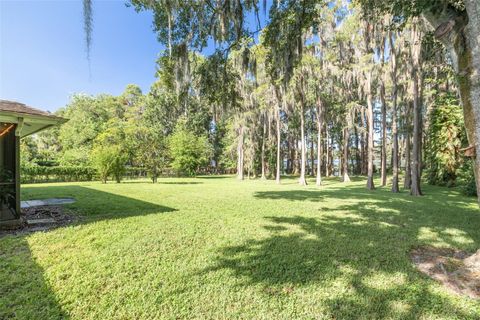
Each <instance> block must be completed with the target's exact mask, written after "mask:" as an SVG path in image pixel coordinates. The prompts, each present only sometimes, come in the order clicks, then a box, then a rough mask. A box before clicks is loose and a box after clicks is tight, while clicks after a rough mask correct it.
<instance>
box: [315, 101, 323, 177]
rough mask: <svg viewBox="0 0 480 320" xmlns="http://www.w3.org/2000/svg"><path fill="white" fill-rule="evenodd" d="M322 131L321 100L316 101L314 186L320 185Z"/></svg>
mask: <svg viewBox="0 0 480 320" xmlns="http://www.w3.org/2000/svg"><path fill="white" fill-rule="evenodd" d="M322 129H323V105H322V100H321V99H320V98H319V99H318V106H317V130H318V133H317V178H316V181H315V184H316V185H317V186H321V185H322Z"/></svg>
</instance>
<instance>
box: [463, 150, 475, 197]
mask: <svg viewBox="0 0 480 320" xmlns="http://www.w3.org/2000/svg"><path fill="white" fill-rule="evenodd" d="M473 165H474V163H473V160H470V159H469V160H467V161H465V163H464V164H463V166H462V167H461V168H460V174H459V180H460V182H459V185H460V188H461V190H462V193H463V194H465V195H467V196H472V197H476V196H477V185H476V183H475V175H474V173H473Z"/></svg>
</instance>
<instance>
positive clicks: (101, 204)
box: [22, 185, 176, 222]
mask: <svg viewBox="0 0 480 320" xmlns="http://www.w3.org/2000/svg"><path fill="white" fill-rule="evenodd" d="M22 195H23V197H25V198H28V199H30V198H33V197H35V198H36V199H44V198H54V197H57V198H74V199H76V200H77V201H76V202H75V203H73V204H71V205H68V207H71V208H74V209H79V210H80V213H81V214H83V215H84V216H85V217H86V218H88V219H87V222H88V220H90V218H91V219H95V220H98V219H100V220H101V219H107V218H108V219H110V218H126V217H130V216H139V215H147V214H152V213H166V212H172V211H176V209H174V208H170V207H166V206H162V205H160V204H156V203H152V202H147V201H144V200H139V199H135V198H130V197H127V196H123V195H119V194H114V193H109V192H105V191H100V190H97V189H94V188H89V187H87V186H64V185H62V186H47V187H42V188H37V187H23V188H22Z"/></svg>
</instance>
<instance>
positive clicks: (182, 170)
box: [168, 119, 212, 176]
mask: <svg viewBox="0 0 480 320" xmlns="http://www.w3.org/2000/svg"><path fill="white" fill-rule="evenodd" d="M168 148H169V151H170V157H171V158H172V162H171V166H172V168H173V169H174V170H175V171H176V172H177V173H178V174H183V175H188V176H194V175H195V174H197V172H199V171H200V169H202V167H205V166H207V165H208V160H209V157H210V156H211V154H212V149H211V146H210V144H209V143H208V139H207V137H205V136H198V135H195V133H193V132H192V131H191V130H189V129H188V128H187V127H186V125H185V121H183V120H182V119H181V120H179V122H178V124H177V126H176V127H175V131H174V132H173V134H172V135H171V136H170V137H169V139H168Z"/></svg>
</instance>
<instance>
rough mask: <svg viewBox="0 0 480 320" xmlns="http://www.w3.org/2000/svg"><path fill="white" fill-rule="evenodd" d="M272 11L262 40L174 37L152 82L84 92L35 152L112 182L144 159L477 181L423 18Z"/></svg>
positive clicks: (401, 181)
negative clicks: (202, 43)
mask: <svg viewBox="0 0 480 320" xmlns="http://www.w3.org/2000/svg"><path fill="white" fill-rule="evenodd" d="M178 5H180V7H179V8H177V9H176V10H179V11H182V10H187V9H188V5H187V4H178ZM183 5H185V6H187V7H185V8H184V7H183ZM162 8H163V7H156V8H155V10H159V11H161V10H163V9H162ZM289 16H293V17H297V18H298V19H293V20H292V19H287V17H289ZM270 18H271V22H270V24H268V25H267V26H266V27H265V28H264V29H263V30H262V31H261V33H260V36H259V37H258V39H255V37H241V38H239V39H237V41H236V42H235V43H234V44H232V45H231V46H229V47H228V48H226V49H223V50H217V51H216V52H215V53H214V54H213V55H211V56H209V57H203V56H201V55H199V54H197V53H194V52H191V51H190V50H189V47H188V45H187V44H186V42H180V43H173V44H172V43H170V42H169V41H170V40H171V39H166V40H168V43H167V44H168V48H169V50H167V51H166V52H165V53H164V55H163V56H162V57H161V58H160V59H159V60H158V68H157V70H158V71H157V81H156V82H155V83H154V84H153V85H152V86H151V88H150V91H149V92H148V93H146V94H143V93H142V92H141V90H140V89H139V88H138V87H137V86H134V85H130V86H128V87H127V89H126V90H125V92H124V93H123V94H122V95H120V96H118V97H113V96H109V95H100V96H96V97H91V96H84V95H77V96H74V97H73V98H72V101H71V103H70V104H69V105H68V106H66V107H65V108H64V109H62V110H59V111H58V113H59V115H61V116H64V117H66V118H68V119H70V120H69V122H67V123H66V124H65V125H63V126H62V127H61V128H58V129H55V130H52V131H49V132H45V133H42V134H41V135H39V136H38V137H35V138H32V139H31V140H28V141H25V143H24V146H23V147H24V149H27V148H28V149H29V151H26V152H23V154H24V157H25V159H24V161H23V162H22V163H25V164H29V163H30V164H31V163H37V164H41V163H44V164H46V163H50V164H55V165H60V166H85V167H93V168H95V170H96V176H97V177H98V178H100V179H101V180H102V181H104V182H106V180H107V179H108V178H112V179H114V180H116V181H120V180H121V179H122V177H123V176H124V175H125V172H126V170H128V168H130V167H139V168H143V169H144V170H145V172H147V173H148V175H149V176H150V177H151V178H152V180H153V181H156V179H157V177H158V176H159V175H161V174H162V173H163V172H165V170H168V171H171V172H174V173H175V174H179V175H195V174H198V173H225V172H233V171H235V172H236V173H237V175H238V177H239V179H244V177H245V175H246V176H248V177H257V176H258V177H261V178H263V179H267V178H274V179H276V181H277V182H278V183H280V179H281V174H284V173H287V174H297V175H299V176H300V179H299V183H300V184H302V185H305V184H306V183H307V180H306V177H307V176H308V175H312V176H316V183H317V185H321V183H322V181H321V180H322V177H323V176H331V175H338V176H340V177H341V179H342V181H344V182H348V181H349V180H350V175H352V174H354V175H365V176H367V177H368V183H367V187H368V188H369V189H374V188H375V185H374V176H375V174H379V175H380V183H381V185H382V186H386V185H387V184H390V185H391V189H392V191H393V192H398V191H399V190H400V189H401V188H402V187H403V188H404V189H407V190H410V193H411V194H412V195H421V194H422V191H421V182H422V178H423V179H426V180H427V181H428V182H429V183H432V184H438V185H445V186H456V185H462V186H463V188H464V189H465V190H466V191H468V192H469V193H471V194H475V193H476V188H475V180H474V176H473V171H472V166H473V164H472V158H470V157H469V153H468V150H466V152H464V150H463V147H466V146H467V145H468V143H467V140H466V133H465V129H464V121H463V115H462V108H461V107H460V102H459V97H458V94H457V91H458V89H457V84H458V81H456V80H457V79H456V76H455V72H454V70H453V68H452V67H451V61H449V58H448V55H447V51H446V48H445V46H444V45H443V44H441V43H440V42H438V41H437V40H435V38H434V37H433V35H432V33H431V32H428V31H427V30H428V28H427V27H426V26H425V24H424V21H423V20H422V19H419V18H418V17H410V18H409V19H403V20H399V19H398V17H394V16H391V15H389V14H385V15H382V16H381V17H376V18H375V19H374V20H372V19H373V18H372V19H367V18H366V15H365V12H362V9H360V8H358V7H355V6H353V5H352V4H351V3H348V2H347V3H345V2H341V1H333V2H329V3H328V5H324V6H317V5H316V4H315V3H314V2H305V3H296V2H295V3H292V5H291V6H288V7H285V8H284V7H278V8H273V9H271V12H270ZM158 28H159V30H160V29H161V26H159V27H158ZM226 32H228V30H226ZM162 35H163V34H160V36H162ZM224 40H225V39H224ZM389 177H391V178H390V179H387V178H389Z"/></svg>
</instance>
